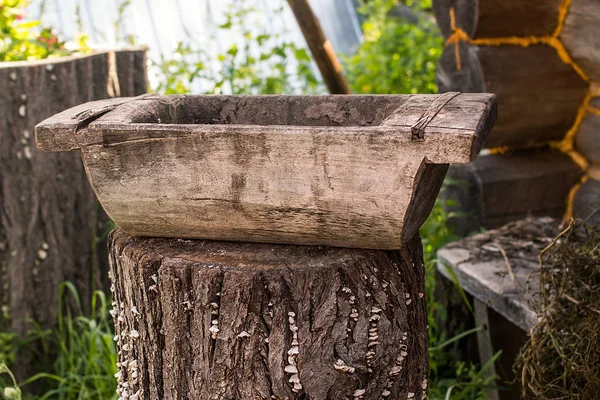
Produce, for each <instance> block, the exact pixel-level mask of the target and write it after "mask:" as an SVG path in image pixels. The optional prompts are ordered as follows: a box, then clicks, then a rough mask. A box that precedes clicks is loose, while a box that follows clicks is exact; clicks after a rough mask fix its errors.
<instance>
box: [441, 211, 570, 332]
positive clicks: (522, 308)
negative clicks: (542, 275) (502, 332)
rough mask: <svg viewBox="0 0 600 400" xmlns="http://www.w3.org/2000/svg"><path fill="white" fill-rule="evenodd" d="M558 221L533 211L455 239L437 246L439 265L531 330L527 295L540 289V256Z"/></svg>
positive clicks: (471, 291)
mask: <svg viewBox="0 0 600 400" xmlns="http://www.w3.org/2000/svg"><path fill="white" fill-rule="evenodd" d="M559 225H560V221H559V220H556V219H553V218H549V217H539V218H533V217H531V218H526V219H524V220H521V221H516V222H512V223H510V224H507V225H505V226H503V227H502V228H500V229H497V230H492V231H488V232H485V233H480V234H478V235H475V236H473V237H470V238H466V239H462V240H460V241H458V242H454V243H452V244H449V245H447V246H446V247H444V248H442V249H440V250H439V251H438V259H439V261H438V271H439V272H440V273H441V274H442V275H444V276H445V277H446V278H448V279H450V280H453V278H452V275H455V276H456V277H457V278H458V281H459V283H460V285H461V287H462V288H463V290H465V291H466V292H467V293H469V294H470V295H472V296H473V297H474V298H476V299H477V300H479V301H480V302H482V303H484V304H487V305H488V306H489V307H491V308H492V309H494V310H495V311H496V312H498V313H500V314H501V315H502V316H503V317H505V318H506V319H507V320H509V321H511V322H512V323H514V324H515V325H517V326H519V327H521V329H522V330H524V331H529V329H530V328H531V326H532V325H533V323H534V321H535V320H536V315H535V312H534V311H533V310H532V309H531V308H530V307H529V305H528V299H531V298H534V297H532V296H535V293H536V291H537V282H538V280H537V277H536V275H535V273H536V272H537V271H538V270H539V265H538V262H537V256H538V255H539V253H540V251H541V250H542V249H543V248H544V247H546V246H547V245H548V244H550V242H551V241H552V238H553V237H554V236H555V235H556V234H558V232H559V230H558V227H559ZM449 270H451V271H453V274H451V273H450V272H449Z"/></svg>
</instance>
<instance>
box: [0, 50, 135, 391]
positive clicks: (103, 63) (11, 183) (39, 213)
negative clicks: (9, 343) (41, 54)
mask: <svg viewBox="0 0 600 400" xmlns="http://www.w3.org/2000/svg"><path fill="white" fill-rule="evenodd" d="M144 53H145V52H144V51H143V50H132V51H123V52H117V56H116V57H117V59H119V58H120V57H122V56H127V57H132V59H131V62H129V63H126V62H122V63H121V64H120V65H119V66H118V68H116V69H115V68H113V67H114V61H115V54H114V53H111V52H108V53H107V52H104V53H98V54H92V55H86V56H75V57H65V58H57V59H51V60H43V61H31V62H14V63H12V62H6V63H0V89H1V90H0V306H1V310H2V313H1V316H0V330H9V331H11V332H14V333H16V334H17V335H19V336H20V337H24V336H25V335H26V334H27V332H28V331H29V329H31V328H32V325H31V321H30V320H34V321H36V322H37V323H39V324H40V326H41V327H42V328H44V329H46V328H49V327H51V326H52V325H53V324H54V323H55V322H56V313H57V295H58V286H59V284H60V283H61V282H63V281H65V280H69V281H71V282H73V283H74V284H75V285H76V287H77V288H78V290H79V293H80V296H81V299H82V302H83V304H84V306H86V307H87V306H88V304H89V301H88V299H89V298H90V295H91V289H92V288H93V287H99V286H100V285H99V283H98V282H97V281H99V280H101V278H100V276H101V275H105V274H106V261H104V262H103V261H102V260H106V257H102V256H101V253H102V249H101V248H100V245H98V246H94V240H95V236H94V235H95V233H96V232H100V231H101V230H100V229H98V228H97V227H96V226H95V225H96V222H97V213H98V210H97V209H98V207H97V202H96V199H95V196H94V193H93V191H92V189H91V187H90V186H89V184H88V183H87V181H86V177H85V173H84V170H83V167H82V165H81V161H80V157H79V155H78V154H75V153H61V154H44V153H42V152H40V151H38V150H37V149H36V147H35V144H34V139H33V131H34V126H35V124H37V123H38V122H40V121H41V120H43V119H44V118H48V117H50V116H51V115H53V114H55V113H57V112H60V111H63V110H64V109H66V108H69V107H73V106H75V105H77V104H80V103H83V102H86V101H89V100H94V99H102V98H107V97H109V96H113V95H116V94H119V91H118V88H119V87H120V94H123V95H129V96H135V95H139V94H141V93H144V92H145V91H146V83H145V79H146V73H145V62H144V60H145V55H144ZM133 76H135V84H133V85H131V84H130V82H129V79H132V78H130V77H133ZM94 266H96V270H95V269H94ZM98 266H99V267H100V269H102V268H104V270H103V271H98V270H97V268H98ZM106 287H107V288H108V286H106ZM35 365H36V361H34V360H33V359H32V353H31V352H28V350H24V349H22V351H20V353H19V354H18V356H17V366H16V368H15V369H16V371H17V373H18V375H19V380H20V379H21V378H25V377H30V376H31V373H32V368H34V367H35ZM30 387H31V386H30V385H28V386H27V388H30Z"/></svg>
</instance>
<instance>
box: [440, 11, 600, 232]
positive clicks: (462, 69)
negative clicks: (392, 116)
mask: <svg viewBox="0 0 600 400" xmlns="http://www.w3.org/2000/svg"><path fill="white" fill-rule="evenodd" d="M433 7H434V11H435V14H436V19H437V22H438V26H439V27H440V29H441V31H442V34H443V35H444V37H445V38H446V48H445V50H444V53H443V55H442V57H441V58H440V61H439V64H438V76H437V80H438V86H439V90H440V92H447V91H463V92H492V93H496V94H498V99H499V113H498V114H499V115H498V121H497V123H496V125H495V127H494V130H493V131H492V133H491V135H490V137H489V139H488V141H487V143H486V147H488V149H489V152H490V153H491V154H494V155H496V156H498V155H499V157H498V159H497V160H495V161H494V163H496V164H495V165H497V166H498V168H500V169H496V168H494V166H493V165H492V164H494V163H490V161H489V160H487V159H485V160H484V159H483V158H482V157H481V158H480V160H478V161H476V162H475V164H474V165H471V166H458V167H453V168H451V170H450V172H449V176H450V177H455V178H461V179H466V180H471V181H473V182H474V183H473V185H474V186H475V188H469V189H467V188H461V187H459V186H451V187H450V189H449V191H448V192H447V194H446V197H447V198H452V199H454V200H457V201H458V203H459V204H458V206H457V207H458V208H459V209H460V210H461V211H467V212H471V213H474V214H475V216H474V219H475V220H476V222H475V224H473V218H472V219H471V221H470V222H469V223H468V224H467V223H461V222H459V221H457V222H456V223H455V227H456V228H457V230H458V231H459V233H462V234H467V233H468V232H466V231H467V230H468V229H472V228H473V227H481V226H484V227H486V228H494V227H496V226H498V225H497V224H495V223H493V222H492V221H503V222H506V221H507V220H515V219H519V218H521V217H524V216H525V215H527V214H548V213H549V214H552V216H555V217H560V216H564V217H571V216H575V217H580V218H586V217H588V216H589V215H590V214H592V213H593V211H595V210H596V209H597V208H598V207H599V206H600V36H599V35H597V34H595V32H594V30H595V29H596V27H597V26H598V25H599V24H600V3H599V2H597V1H593V0H543V1H541V0H540V1H536V2H522V1H516V0H511V1H506V0H434V2H433ZM558 152H560V153H564V154H565V155H566V156H568V157H569V158H570V160H571V163H570V164H571V165H565V164H564V163H563V162H562V161H561V165H562V166H563V167H560V168H559V169H557V168H555V167H556V165H555V164H549V162H550V160H551V159H559V157H558V156H557V154H556V153H558ZM524 158H525V159H526V158H530V161H524ZM512 160H514V162H515V163H519V164H520V165H521V167H520V168H522V170H521V172H520V173H519V174H516V175H515V174H511V173H510V172H508V173H507V174H506V175H507V176H504V175H505V174H503V173H502V172H503V170H502V169H501V168H505V167H506V165H507V163H511V161H512ZM480 164H481V165H480ZM540 165H546V166H547V167H550V168H545V170H544V171H541V172H540V169H539V168H540ZM478 166H481V168H478ZM573 167H577V168H578V169H579V171H580V172H579V174H578V175H579V176H578V177H574V176H573ZM484 170H487V171H488V174H487V175H486V174H485V173H483V171H484ZM550 170H552V172H548V171H550ZM474 171H477V172H474ZM492 173H493V175H494V176H492V175H490V174H492ZM488 175H489V176H488ZM503 176H504V177H503ZM501 177H503V178H501ZM524 180H529V181H535V182H536V183H535V185H536V186H535V187H533V188H530V189H531V190H534V189H535V190H537V191H538V192H544V193H547V196H548V197H546V198H540V196H531V197H530V198H531V200H529V201H528V202H527V203H526V204H523V203H520V204H518V205H515V207H514V208H515V209H514V210H512V211H511V210H507V209H506V207H504V209H503V210H502V211H501V210H500V208H502V207H501V206H500V205H506V204H507V203H511V196H513V195H514V192H513V191H511V190H505V191H503V192H500V191H498V190H494V189H497V187H498V185H499V184H506V183H507V182H508V181H511V182H512V183H513V184H515V185H517V184H518V183H519V182H522V181H524ZM486 193H496V197H495V198H494V199H493V201H490V200H489V199H490V197H491V196H489V195H486ZM468 196H475V199H471V200H467V197H468ZM486 196H487V200H486ZM550 197H553V198H550ZM557 198H560V199H562V202H563V204H564V206H563V207H562V209H560V210H559V209H556V207H554V208H552V210H549V209H548V203H552V202H554V201H555V200H556V199H557ZM501 213H503V214H504V215H503V218H500V215H499V214H501ZM559 213H560V214H561V215H557V214H559ZM593 220H595V222H600V217H596V218H595V219H593ZM461 224H462V225H469V226H468V228H467V227H466V226H461Z"/></svg>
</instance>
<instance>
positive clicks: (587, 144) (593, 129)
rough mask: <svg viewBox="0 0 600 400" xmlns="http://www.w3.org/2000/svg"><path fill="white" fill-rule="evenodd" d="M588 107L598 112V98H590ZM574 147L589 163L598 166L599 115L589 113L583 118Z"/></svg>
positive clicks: (599, 156) (599, 155)
mask: <svg viewBox="0 0 600 400" xmlns="http://www.w3.org/2000/svg"><path fill="white" fill-rule="evenodd" d="M589 105H590V106H591V107H594V109H596V110H600V97H594V98H592V99H591V100H590V103H589ZM575 146H576V148H577V151H578V152H580V153H581V154H583V155H584V156H585V158H587V159H588V160H589V161H590V162H592V163H595V164H600V115H598V114H596V113H593V112H591V113H587V114H586V115H585V117H583V119H582V120H581V125H579V130H578V131H577V136H576V137H575Z"/></svg>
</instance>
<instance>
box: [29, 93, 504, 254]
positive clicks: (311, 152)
mask: <svg viewBox="0 0 600 400" xmlns="http://www.w3.org/2000/svg"><path fill="white" fill-rule="evenodd" d="M438 97H440V96H437V95H433V96H428V95H423V96H266V97H265V96H187V97H186V96H174V97H166V96H158V97H156V96H149V97H144V98H141V99H134V100H132V101H130V102H127V103H125V104H123V105H120V106H118V107H117V108H115V109H114V110H113V111H111V112H108V113H106V114H103V115H102V116H100V117H99V118H98V119H96V120H95V121H93V122H92V123H90V124H89V126H88V127H87V128H86V129H85V131H86V132H87V133H83V134H78V135H73V132H72V129H71V130H69V129H63V128H62V127H61V126H59V125H57V123H56V119H55V120H49V121H46V122H44V123H42V124H40V125H39V126H38V129H37V141H38V143H39V144H40V145H41V147H42V148H46V149H52V150H61V149H63V148H65V146H63V144H64V143H67V144H68V146H67V147H70V148H72V147H74V146H72V140H73V137H74V136H76V137H78V138H79V137H85V138H93V141H85V142H81V143H79V145H81V146H83V147H82V149H81V150H82V154H83V159H84V163H85V166H86V171H87V174H88V177H89V178H90V181H91V182H92V186H93V187H94V190H95V191H96V194H97V195H98V198H99V199H100V201H101V202H102V204H103V206H104V208H105V209H106V210H107V212H108V214H109V215H110V216H111V218H112V219H113V220H114V221H115V222H116V223H117V224H118V225H119V226H120V227H121V228H122V229H123V230H125V231H126V232H129V233H130V234H134V235H140V236H161V237H183V238H208V239H220V240H239V241H253V242H268V243H273V242H275V243H294V244H324V245H334V246H342V247H360V248H386V249H394V248H399V247H400V246H401V245H402V243H403V241H404V240H405V239H409V238H410V237H412V236H414V235H415V234H416V232H417V230H418V228H419V226H420V224H421V223H422V222H423V220H424V218H426V216H427V215H428V214H429V211H430V210H431V206H432V205H433V200H434V199H435V197H436V195H437V191H438V190H439V186H440V185H441V181H442V179H443V176H444V173H445V169H446V167H442V168H426V167H427V166H428V165H434V164H442V165H444V166H447V164H449V163H455V162H469V161H470V160H471V159H472V158H473V157H474V156H475V155H476V154H477V152H478V151H479V148H480V147H481V145H482V144H483V141H484V140H485V137H486V136H487V132H489V130H490V129H491V125H492V124H493V121H494V119H495V98H494V96H492V95H487V94H461V95H457V96H454V97H453V98H451V99H450V100H449V101H448V102H447V103H446V104H445V106H444V107H443V108H441V109H439V110H437V113H435V116H434V117H433V118H431V120H430V121H429V123H428V124H426V125H424V126H422V127H421V128H422V131H423V139H419V140H414V139H413V138H412V133H411V132H412V127H413V126H414V125H416V124H417V123H418V122H419V121H420V120H421V117H422V115H423V114H425V113H427V111H428V110H429V109H430V107H431V106H432V104H433V105H434V108H435V107H436V105H435V104H434V102H435V100H436V99H437V98H438ZM78 112H80V111H78ZM82 131H83V130H82ZM52 146H54V147H52ZM423 171H426V172H423ZM421 176H423V177H425V179H426V181H427V182H429V183H431V185H430V186H427V185H420V184H419V179H420V178H421ZM416 189H419V192H418V193H417V192H415V190H416ZM416 199H418V203H419V205H414V202H415V201H417V200H416ZM409 208H410V210H411V212H410V213H409V214H407V210H409ZM404 226H406V227H407V228H408V229H403V227H404Z"/></svg>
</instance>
